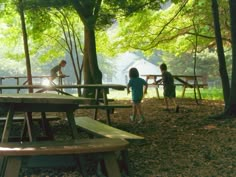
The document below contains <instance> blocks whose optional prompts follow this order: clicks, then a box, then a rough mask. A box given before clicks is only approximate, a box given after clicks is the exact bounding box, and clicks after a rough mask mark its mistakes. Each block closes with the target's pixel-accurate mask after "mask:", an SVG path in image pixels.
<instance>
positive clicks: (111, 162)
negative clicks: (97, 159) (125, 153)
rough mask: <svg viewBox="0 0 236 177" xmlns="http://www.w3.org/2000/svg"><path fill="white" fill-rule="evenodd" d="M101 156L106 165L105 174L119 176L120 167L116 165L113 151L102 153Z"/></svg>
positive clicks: (109, 176) (113, 176) (111, 176)
mask: <svg viewBox="0 0 236 177" xmlns="http://www.w3.org/2000/svg"><path fill="white" fill-rule="evenodd" d="M103 157H104V163H105V166H106V171H107V176H108V177H121V174H120V168H119V166H118V163H117V159H116V155H115V153H114V152H108V153H104V154H103Z"/></svg>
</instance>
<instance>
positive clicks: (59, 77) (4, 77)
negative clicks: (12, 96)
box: [0, 75, 69, 93]
mask: <svg viewBox="0 0 236 177" xmlns="http://www.w3.org/2000/svg"><path fill="white" fill-rule="evenodd" d="M66 77H69V76H67V75H63V76H58V77H57V78H58V85H63V78H66ZM50 78H51V76H47V75H44V76H32V79H40V80H41V82H42V80H43V79H47V80H48V81H50ZM7 79H15V80H16V85H17V86H20V85H27V83H28V82H29V81H28V77H27V76H0V86H2V85H4V84H3V80H7ZM21 79H23V82H22V83H20V80H21ZM51 84H52V85H56V84H55V83H54V82H53V81H51ZM0 93H2V89H1V88H0ZM17 93H19V89H17Z"/></svg>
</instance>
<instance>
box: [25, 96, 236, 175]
mask: <svg viewBox="0 0 236 177" xmlns="http://www.w3.org/2000/svg"><path fill="white" fill-rule="evenodd" d="M177 101H178V103H179V105H180V112H179V113H175V112H174V109H173V110H171V111H170V112H167V111H165V110H164V108H165V107H164V102H163V100H162V99H156V98H151V99H145V100H144V102H143V111H144V115H145V122H144V123H142V124H138V123H137V122H131V121H130V120H129V116H130V115H131V109H116V110H115V112H114V114H112V116H111V120H112V126H114V127H117V128H119V129H122V130H125V131H128V132H131V133H134V134H138V135H141V136H144V137H145V140H144V141H142V142H132V143H131V144H130V147H129V150H128V151H129V161H130V167H131V169H132V172H133V176H134V177H213V176H214V177H224V176H225V177H235V176H236V158H235V156H236V119H226V120H214V119H209V117H210V116H212V115H216V114H219V113H221V112H222V110H223V103H222V102H221V101H207V100H203V101H201V103H200V104H199V105H197V104H196V102H195V101H194V100H193V99H178V100H177ZM117 102H127V103H128V102H129V101H127V100H125V101H117ZM76 114H78V115H81V116H82V115H86V116H92V111H91V110H88V111H87V110H78V111H77V112H76ZM98 117H99V120H100V121H102V122H104V121H105V111H103V110H99V116H98ZM63 124H66V121H61V122H56V123H52V126H53V129H54V130H55V132H56V133H57V134H58V135H57V136H58V137H60V136H61V137H63V136H64V135H65V134H66V133H67V129H66V126H64V125H63ZM22 176H33V177H35V176H42V177H43V176H45V177H46V176H50V177H51V176H71V177H72V176H73V177H78V176H80V175H79V173H78V172H75V171H71V170H68V171H67V172H61V171H60V169H47V170H46V169H43V170H41V171H40V170H39V169H28V170H23V172H22ZM92 176H93V177H96V176H98V175H92Z"/></svg>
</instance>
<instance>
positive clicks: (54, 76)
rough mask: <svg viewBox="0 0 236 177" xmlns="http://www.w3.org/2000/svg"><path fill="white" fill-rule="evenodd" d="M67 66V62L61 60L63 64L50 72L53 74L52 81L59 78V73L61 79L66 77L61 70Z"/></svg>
mask: <svg viewBox="0 0 236 177" xmlns="http://www.w3.org/2000/svg"><path fill="white" fill-rule="evenodd" d="M65 66H66V60H61V62H60V63H59V64H58V65H56V66H54V67H53V68H52V69H51V70H50V74H51V78H50V80H51V81H53V80H54V79H55V78H56V77H57V73H59V76H60V77H63V76H65V75H64V74H63V73H62V71H61V68H62V67H65Z"/></svg>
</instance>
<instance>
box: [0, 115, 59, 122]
mask: <svg viewBox="0 0 236 177" xmlns="http://www.w3.org/2000/svg"><path fill="white" fill-rule="evenodd" d="M6 119H7V118H6V117H0V122H5V121H6ZM24 119H25V117H20V116H17V117H15V116H14V117H13V121H14V122H22V121H24ZM41 119H42V118H41V117H33V121H41ZM60 119H61V118H60V117H58V116H47V120H48V121H56V120H60Z"/></svg>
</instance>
